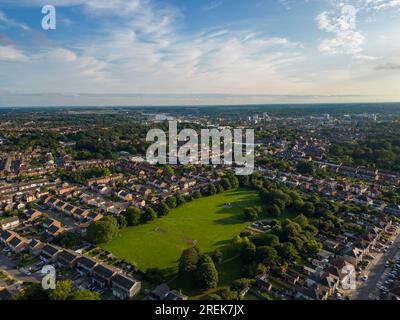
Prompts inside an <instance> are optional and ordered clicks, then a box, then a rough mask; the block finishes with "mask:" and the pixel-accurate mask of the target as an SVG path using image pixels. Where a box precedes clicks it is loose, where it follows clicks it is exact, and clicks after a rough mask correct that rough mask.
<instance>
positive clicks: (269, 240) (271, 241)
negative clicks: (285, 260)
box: [260, 233, 279, 248]
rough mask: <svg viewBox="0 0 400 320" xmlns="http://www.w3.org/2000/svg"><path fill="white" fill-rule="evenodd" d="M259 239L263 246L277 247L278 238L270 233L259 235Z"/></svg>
mask: <svg viewBox="0 0 400 320" xmlns="http://www.w3.org/2000/svg"><path fill="white" fill-rule="evenodd" d="M260 241H261V242H262V243H263V245H265V246H270V247H273V248H277V247H279V238H278V237H277V236H276V235H274V234H272V233H265V234H263V235H262V236H261V237H260Z"/></svg>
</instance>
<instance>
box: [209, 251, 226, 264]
mask: <svg viewBox="0 0 400 320" xmlns="http://www.w3.org/2000/svg"><path fill="white" fill-rule="evenodd" d="M222 257H223V255H222V252H221V251H220V250H218V249H215V250H214V252H213V253H212V255H211V259H212V260H213V262H214V264H215V265H217V266H218V265H220V264H221V263H222Z"/></svg>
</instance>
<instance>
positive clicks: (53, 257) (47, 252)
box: [40, 244, 61, 263]
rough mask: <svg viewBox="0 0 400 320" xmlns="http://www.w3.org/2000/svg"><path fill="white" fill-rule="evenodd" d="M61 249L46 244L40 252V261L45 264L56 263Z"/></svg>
mask: <svg viewBox="0 0 400 320" xmlns="http://www.w3.org/2000/svg"><path fill="white" fill-rule="evenodd" d="M60 252H61V249H59V248H58V247H56V246H53V245H51V244H46V245H44V246H43V248H42V250H41V251H40V259H41V260H42V261H44V262H45V263H51V262H56V261H57V257H58V255H59V254H60Z"/></svg>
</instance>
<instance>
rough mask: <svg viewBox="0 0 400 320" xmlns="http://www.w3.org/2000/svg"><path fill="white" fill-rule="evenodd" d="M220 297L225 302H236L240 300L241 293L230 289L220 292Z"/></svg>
mask: <svg viewBox="0 0 400 320" xmlns="http://www.w3.org/2000/svg"><path fill="white" fill-rule="evenodd" d="M219 295H220V296H221V298H222V300H224V301H234V300H239V292H236V291H232V290H231V289H229V288H226V289H223V290H221V291H220V293H219Z"/></svg>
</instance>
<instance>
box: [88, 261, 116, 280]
mask: <svg viewBox="0 0 400 320" xmlns="http://www.w3.org/2000/svg"><path fill="white" fill-rule="evenodd" d="M93 272H95V273H96V274H98V275H100V276H102V277H104V278H107V279H108V278H111V277H112V276H113V274H114V273H115V271H114V270H113V269H111V268H109V267H106V266H104V265H102V264H98V265H97V266H96V267H95V268H94V269H93Z"/></svg>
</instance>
